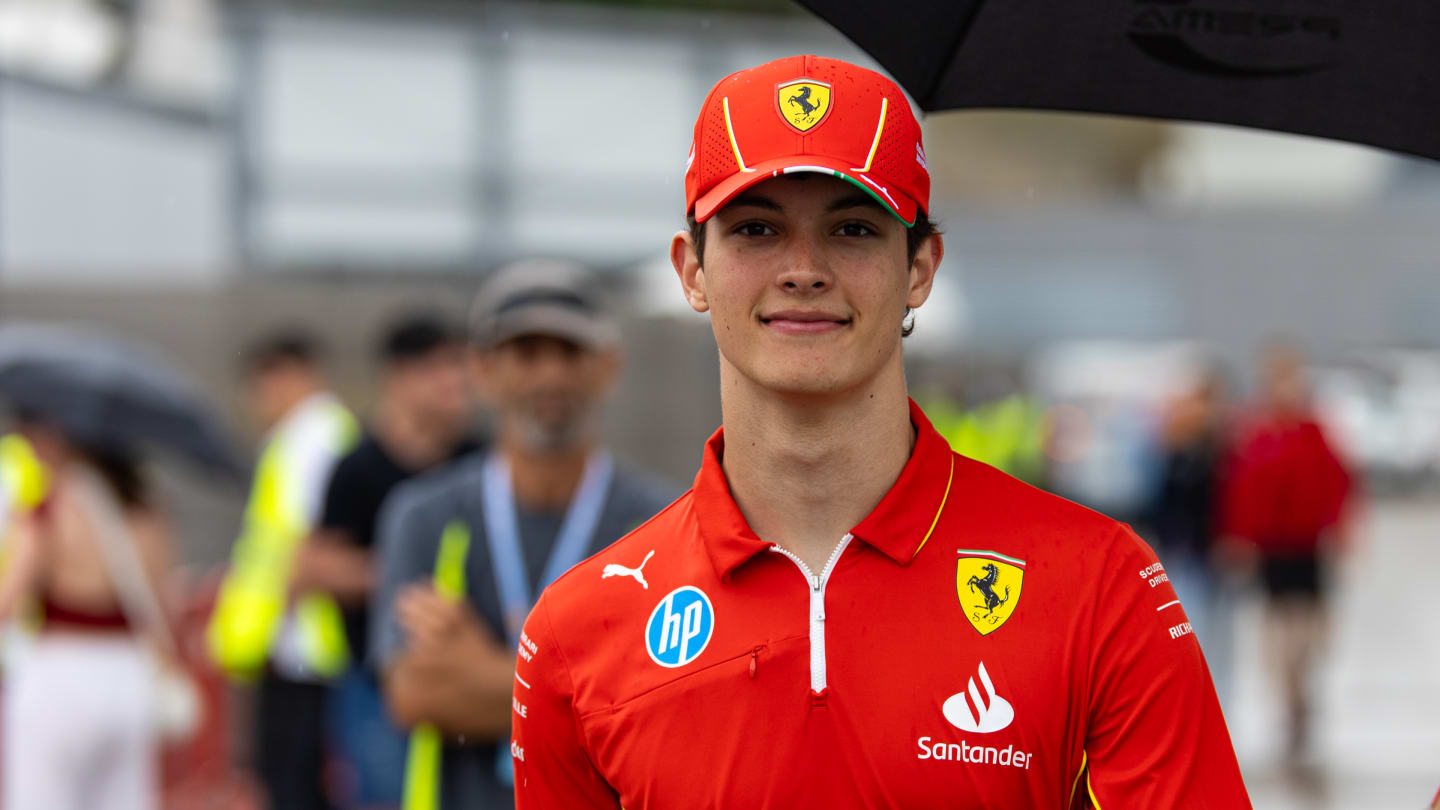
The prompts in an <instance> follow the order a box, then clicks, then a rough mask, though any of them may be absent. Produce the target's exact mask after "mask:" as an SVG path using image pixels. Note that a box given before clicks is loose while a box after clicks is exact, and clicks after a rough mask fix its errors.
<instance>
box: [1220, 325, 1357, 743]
mask: <svg viewBox="0 0 1440 810" xmlns="http://www.w3.org/2000/svg"><path fill="white" fill-rule="evenodd" d="M1350 491H1351V480H1350V475H1349V473H1348V471H1347V470H1346V468H1345V465H1344V464H1343V463H1342V461H1341V460H1340V458H1339V456H1338V455H1337V454H1336V452H1335V450H1334V449H1333V448H1332V446H1331V445H1330V442H1329V441H1328V440H1327V439H1326V437H1325V432H1324V431H1323V430H1322V429H1321V427H1320V424H1319V423H1318V422H1317V421H1316V418H1315V415H1314V412H1313V411H1312V409H1311V405H1310V391H1309V387H1308V382H1307V380H1306V375H1305V357H1304V354H1303V353H1302V352H1301V351H1300V350H1299V349H1298V348H1297V347H1295V346H1294V345H1292V344H1289V343H1286V342H1282V341H1276V342H1273V343H1271V344H1270V345H1269V346H1268V347H1267V348H1266V349H1265V352H1264V356H1263V369H1262V377H1261V380H1260V400H1259V402H1258V403H1257V405H1256V407H1255V409H1254V412H1253V413H1251V414H1250V415H1249V416H1248V418H1247V419H1246V420H1245V423H1244V424H1243V425H1242V426H1241V428H1240V429H1239V431H1238V432H1237V438H1236V442H1235V446H1234V450H1233V452H1232V453H1231V455H1230V459H1229V461H1228V462H1227V464H1226V472H1225V480H1224V488H1223V498H1224V503H1223V509H1224V529H1225V532H1226V534H1227V535H1228V536H1229V538H1231V539H1229V540H1228V541H1227V542H1228V543H1229V544H1230V547H1231V548H1232V549H1233V550H1234V554H1235V555H1236V556H1242V555H1243V556H1248V557H1250V558H1253V560H1254V563H1255V565H1256V568H1257V571H1258V574H1259V578H1260V583H1261V585H1262V586H1263V587H1264V590H1265V596H1266V619H1265V633H1266V644H1265V647H1266V650H1267V652H1268V654H1269V655H1270V657H1271V665H1272V667H1273V671H1274V673H1275V675H1276V679H1277V681H1278V686H1279V688H1280V691H1281V694H1282V696H1283V699H1284V706H1285V723H1286V729H1287V735H1286V742H1287V754H1288V757H1289V763H1290V764H1291V765H1292V766H1302V765H1303V764H1304V757H1305V754H1306V753H1307V748H1308V745H1309V743H1310V694H1309V693H1310V689H1309V681H1310V678H1311V676H1312V673H1313V670H1314V668H1315V664H1316V659H1317V657H1318V655H1319V653H1320V651H1321V649H1322V646H1323V642H1324V640H1325V635H1326V633H1325V629H1326V616H1325V613H1326V602H1327V599H1328V596H1329V584H1330V583H1329V573H1330V572H1329V568H1330V565H1329V562H1330V557H1331V556H1332V555H1333V554H1334V553H1335V552H1337V551H1338V550H1339V545H1340V541H1341V540H1342V536H1341V535H1342V532H1343V530H1344V517H1345V511H1346V505H1347V503H1348V501H1349V499H1350Z"/></svg>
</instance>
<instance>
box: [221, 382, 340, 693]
mask: <svg viewBox="0 0 1440 810" xmlns="http://www.w3.org/2000/svg"><path fill="white" fill-rule="evenodd" d="M298 407H308V408H311V409H314V410H313V411H312V412H311V413H308V414H306V415H305V416H307V417H310V418H309V419H307V420H306V421H305V422H304V423H303V425H296V426H294V427H295V428H296V429H303V430H305V431H307V432H310V433H307V435H305V436H303V437H297V436H294V435H291V433H293V432H294V431H287V430H285V429H280V430H277V431H276V433H275V437H274V438H273V439H271V441H270V443H269V444H268V445H267V446H266V447H265V450H264V451H263V452H262V453H261V454H260V461H259V464H258V466H257V468H256V470H255V481H254V484H253V486H252V488H251V490H250V500H249V503H247V504H246V508H245V517H244V528H243V530H242V531H241V534H240V537H239V539H237V540H236V541H235V547H234V549H233V551H232V552H231V561H230V570H229V572H228V573H227V574H226V576H225V581H224V582H223V583H222V584H221V586H220V593H219V596H218V598H217V600H216V603H215V612H214V613H213V614H212V615H211V617H210V624H209V626H208V627H207V628H206V642H207V644H208V646H209V649H210V655H211V657H212V658H213V659H214V661H215V663H216V664H217V665H218V666H219V667H220V668H221V669H223V670H224V671H225V672H226V673H227V674H228V675H230V676H231V677H232V678H235V679H237V680H241V681H247V680H251V679H253V678H255V677H256V676H258V675H259V674H260V673H261V671H262V670H263V669H264V667H265V664H266V662H267V661H268V660H270V659H271V657H272V655H273V653H274V652H275V646H276V644H277V642H279V641H280V636H281V630H282V628H283V627H285V625H286V622H287V620H288V621H290V622H293V623H294V624H293V630H294V632H295V633H296V636H297V638H296V641H298V643H299V646H300V650H299V653H300V655H301V657H302V659H303V660H302V662H301V663H302V664H303V667H304V670H305V671H304V672H301V673H293V674H296V675H304V676H307V677H316V678H333V677H335V676H336V675H339V674H340V673H341V672H343V671H344V670H345V667H346V666H348V665H349V663H350V649H349V644H348V643H347V642H346V640H345V625H344V621H343V619H342V616H341V613H340V607H339V605H337V604H336V603H335V601H334V600H333V599H331V598H330V597H329V596H328V595H324V594H307V595H304V596H301V597H298V598H297V599H295V600H294V603H293V604H291V600H290V598H289V587H290V586H289V583H290V572H291V566H292V563H293V562H294V556H295V552H296V550H297V549H298V548H299V546H300V543H301V542H302V541H303V540H304V539H305V537H306V535H308V534H309V532H310V530H311V528H312V523H313V519H314V518H313V516H312V515H310V514H307V513H306V512H305V510H304V508H303V507H302V506H301V503H302V499H301V498H299V497H297V489H299V488H302V487H306V486H311V487H314V486H320V487H323V485H324V480H325V479H326V478H327V477H326V476H319V477H318V479H316V480H310V481H306V480H302V479H301V475H302V474H303V473H302V471H299V470H295V469H292V466H293V465H292V459H294V457H295V456H294V453H293V452H292V451H293V450H294V446H293V445H292V442H296V441H302V440H303V441H309V442H313V441H318V442H320V446H319V447H318V448H315V450H314V451H313V452H319V453H324V454H327V455H328V458H327V459H325V461H327V469H328V468H329V467H333V465H334V462H335V461H337V460H338V459H339V458H340V457H341V456H342V455H344V454H345V453H346V452H348V451H349V450H350V448H352V447H353V446H354V445H355V443H356V440H357V438H358V436H359V426H358V424H357V423H356V421H355V417H353V416H352V415H351V414H350V412H349V411H347V410H345V408H344V406H342V405H340V403H339V402H338V401H336V400H334V399H333V398H330V397H325V398H323V399H318V400H315V401H312V402H309V403H304V404H302V405H301V406H298ZM288 421H289V420H288V418H287V422H288ZM312 473H313V471H312ZM287 608H288V611H287ZM287 613H288V615H287Z"/></svg>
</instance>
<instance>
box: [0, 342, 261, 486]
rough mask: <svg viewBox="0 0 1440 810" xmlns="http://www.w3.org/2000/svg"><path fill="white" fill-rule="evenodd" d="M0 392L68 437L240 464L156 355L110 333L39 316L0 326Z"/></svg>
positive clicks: (220, 465) (212, 464)
mask: <svg viewBox="0 0 1440 810" xmlns="http://www.w3.org/2000/svg"><path fill="white" fill-rule="evenodd" d="M0 398H3V399H5V400H7V401H9V402H10V403H11V404H13V405H14V406H16V407H18V408H20V409H22V410H25V411H30V412H33V413H35V414H37V415H39V416H41V417H43V418H44V419H46V420H47V421H49V422H51V423H52V424H54V425H56V426H57V427H59V428H60V429H61V430H63V431H64V432H65V433H66V434H67V435H68V436H70V437H71V438H72V439H73V440H75V441H77V442H81V443H85V444H90V445H95V446H99V447H102V448H108V449H114V450H132V449H135V448H137V447H141V446H155V447H159V448H161V449H164V450H169V451H171V452H174V453H176V454H178V455H180V456H183V457H185V458H187V459H189V460H190V461H193V462H195V463H198V464H200V465H201V466H203V467H206V468H210V469H213V470H218V471H221V472H225V473H230V474H237V473H239V472H240V471H241V467H240V465H239V464H238V463H237V461H236V457H235V455H234V453H233V452H232V449H231V447H230V445H229V442H228V441H227V440H226V438H225V432H224V430H222V429H221V427H220V421H219V419H218V418H217V416H216V414H215V411H214V409H213V408H212V407H211V406H210V405H209V403H208V402H206V400H205V398H204V397H203V396H201V395H200V393H199V392H198V391H197V390H196V389H195V388H194V386H192V385H191V384H190V383H189V382H188V381H187V380H186V379H185V378H184V377H183V376H182V375H181V374H180V373H179V372H177V371H175V370H174V368H172V367H171V366H170V365H169V363H167V362H166V361H165V360H164V359H163V358H161V357H160V356H159V355H158V354H156V353H155V352H153V351H151V350H150V349H147V348H145V347H142V346H139V345H136V344H134V343H130V342H127V341H122V340H118V339H116V338H115V337H113V336H110V335H106V334H103V333H100V332H96V331H89V330H85V329H81V328H76V327H67V326H59V325H55V324H42V323H17V324H9V325H6V326H0Z"/></svg>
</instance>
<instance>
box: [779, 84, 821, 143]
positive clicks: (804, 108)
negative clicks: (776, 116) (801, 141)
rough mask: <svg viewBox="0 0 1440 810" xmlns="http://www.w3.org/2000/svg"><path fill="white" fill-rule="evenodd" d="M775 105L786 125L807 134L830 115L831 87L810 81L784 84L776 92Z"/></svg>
mask: <svg viewBox="0 0 1440 810" xmlns="http://www.w3.org/2000/svg"><path fill="white" fill-rule="evenodd" d="M775 105H776V109H778V110H779V111H780V117H781V118H783V119H785V123H787V124H789V125H790V126H792V127H794V128H795V130H796V131H797V132H806V131H808V130H811V129H814V128H815V127H817V126H819V125H820V122H821V121H824V120H825V117H826V116H828V115H829V114H830V85H828V84H825V83H824V82H817V81H811V80H810V79H797V80H795V81H793V82H789V83H787V84H782V85H780V86H779V87H778V88H776V90H775Z"/></svg>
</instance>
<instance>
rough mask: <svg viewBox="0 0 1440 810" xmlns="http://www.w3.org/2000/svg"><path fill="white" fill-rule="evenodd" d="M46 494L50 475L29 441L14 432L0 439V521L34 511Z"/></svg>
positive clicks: (48, 488) (48, 489)
mask: <svg viewBox="0 0 1440 810" xmlns="http://www.w3.org/2000/svg"><path fill="white" fill-rule="evenodd" d="M49 491H50V473H49V471H48V470H46V469H45V464H44V463H43V462H41V461H40V459H39V458H37V457H36V456H35V450H34V449H33V448H31V447H30V442H27V441H25V438H24V437H23V436H20V435H19V434H16V433H8V434H6V435H4V436H0V499H3V502H0V522H3V519H4V518H5V517H6V516H8V515H11V514H23V513H25V512H28V511H30V510H31V509H34V508H35V507H36V506H37V505H39V503H40V502H41V501H43V500H45V495H46V493H48V492H49Z"/></svg>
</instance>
